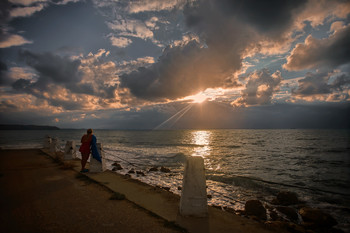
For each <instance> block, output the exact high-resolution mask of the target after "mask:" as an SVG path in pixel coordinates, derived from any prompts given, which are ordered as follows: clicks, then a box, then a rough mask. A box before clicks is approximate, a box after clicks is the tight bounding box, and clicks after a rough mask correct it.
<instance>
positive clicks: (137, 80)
mask: <svg viewBox="0 0 350 233" xmlns="http://www.w3.org/2000/svg"><path fill="white" fill-rule="evenodd" d="M208 50H209V49H206V48H202V47H201V45H200V44H199V43H198V42H197V41H196V40H191V41H190V42H189V43H187V44H186V45H184V46H182V45H180V46H175V47H172V46H169V47H167V48H166V49H165V50H164V53H163V55H162V56H161V57H160V58H159V61H158V63H155V64H153V65H152V66H150V67H148V68H139V69H138V70H137V71H134V72H132V73H129V74H124V75H121V83H122V87H128V88H129V89H130V90H131V93H132V94H134V95H135V96H137V97H140V98H144V99H163V98H164V99H165V98H179V97H183V96H186V95H188V94H189V93H194V92H199V91H201V90H203V89H205V88H207V87H216V86H220V85H222V82H223V78H222V73H223V72H225V69H223V67H222V64H221V63H220V61H221V59H220V58H218V56H215V58H214V59H213V60H212V58H213V57H212V56H213V53H211V52H209V51H208ZM216 58H217V59H216Z"/></svg>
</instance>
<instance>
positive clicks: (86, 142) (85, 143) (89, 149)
mask: <svg viewBox="0 0 350 233" xmlns="http://www.w3.org/2000/svg"><path fill="white" fill-rule="evenodd" d="M86 133H87V134H84V135H83V137H82V138H81V146H80V148H79V151H80V153H81V170H80V172H88V171H89V170H88V169H85V165H86V163H87V161H88V159H89V156H90V153H92V157H93V158H94V159H96V160H97V161H99V162H100V163H101V162H102V160H101V155H100V153H99V152H98V149H97V146H96V142H97V139H96V136H95V135H93V134H92V129H88V130H87V132H86Z"/></svg>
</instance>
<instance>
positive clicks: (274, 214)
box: [270, 210, 280, 221]
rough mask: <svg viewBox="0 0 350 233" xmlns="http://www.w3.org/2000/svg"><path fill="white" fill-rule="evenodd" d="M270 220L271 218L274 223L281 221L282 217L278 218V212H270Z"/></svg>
mask: <svg viewBox="0 0 350 233" xmlns="http://www.w3.org/2000/svg"><path fill="white" fill-rule="evenodd" d="M270 218H271V219H272V220H273V221H276V220H279V219H280V217H279V216H278V214H277V213H276V211H273V210H271V211H270Z"/></svg>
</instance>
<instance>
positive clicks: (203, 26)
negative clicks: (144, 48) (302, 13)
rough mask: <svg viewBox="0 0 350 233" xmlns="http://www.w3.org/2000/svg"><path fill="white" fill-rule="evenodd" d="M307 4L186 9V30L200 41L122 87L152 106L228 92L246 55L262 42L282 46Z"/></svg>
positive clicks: (209, 4) (204, 1) (171, 49)
mask: <svg viewBox="0 0 350 233" xmlns="http://www.w3.org/2000/svg"><path fill="white" fill-rule="evenodd" d="M303 3H304V1H287V2H284V1H283V2H281V1H272V2H271V3H266V2H264V1H248V2H246V1H228V0H227V1H211V0H200V1H197V2H194V3H191V4H188V5H187V6H186V7H185V9H184V15H185V20H186V23H187V26H188V27H189V28H190V29H191V30H192V31H193V32H195V33H197V35H199V37H200V39H199V40H192V41H190V42H188V43H182V44H176V45H173V46H168V47H167V48H166V49H165V50H164V52H163V55H162V56H161V57H160V58H159V61H158V63H156V64H154V65H152V66H150V67H148V68H140V69H139V70H138V71H134V72H132V73H129V74H124V75H121V84H122V86H123V87H127V88H129V89H130V90H131V93H132V94H133V95H135V96H136V97H139V98H143V99H149V100H162V99H176V98H180V97H184V96H188V95H191V94H195V93H197V92H199V91H203V90H205V89H206V88H215V87H225V86H226V85H228V84H227V83H228V81H227V80H230V79H232V74H233V73H235V72H236V71H238V70H239V69H240V68H241V66H242V59H243V56H244V53H245V52H246V50H247V49H248V48H251V47H256V46H257V44H258V43H259V41H260V40H261V39H262V38H267V37H271V38H270V39H276V38H277V40H280V39H281V38H282V36H278V35H282V34H283V33H284V32H285V31H287V30H288V28H289V26H290V25H291V22H292V17H293V12H294V11H295V10H297V9H299V8H300V7H301V6H302V5H303ZM255 5H258V6H259V7H253V6H255ZM231 82H233V83H235V80H231Z"/></svg>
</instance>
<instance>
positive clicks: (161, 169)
mask: <svg viewBox="0 0 350 233" xmlns="http://www.w3.org/2000/svg"><path fill="white" fill-rule="evenodd" d="M160 171H161V172H165V173H168V172H170V169H169V168H166V167H161V168H160Z"/></svg>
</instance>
